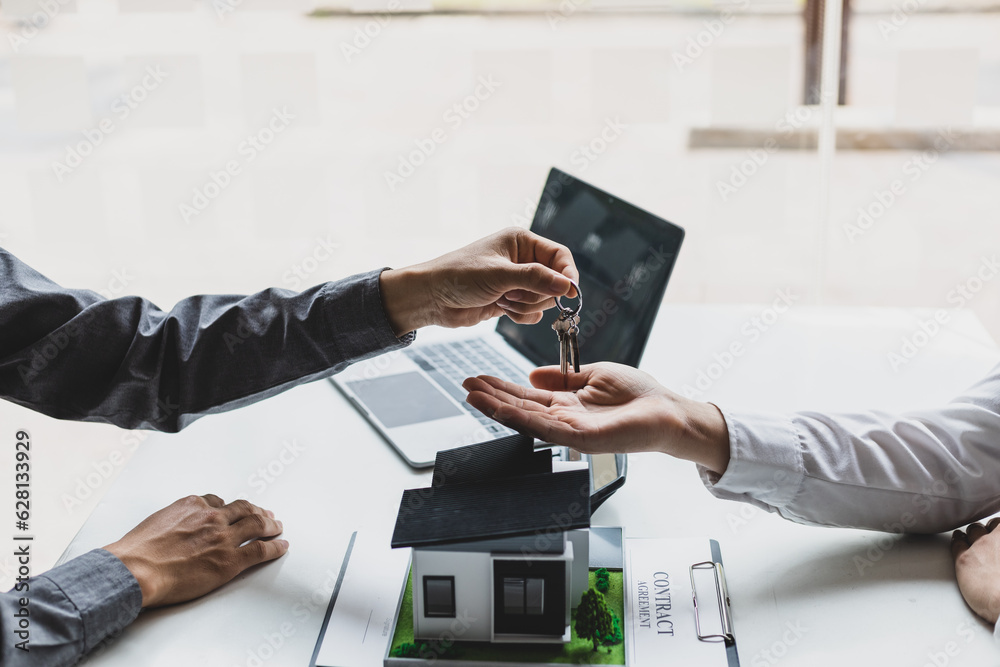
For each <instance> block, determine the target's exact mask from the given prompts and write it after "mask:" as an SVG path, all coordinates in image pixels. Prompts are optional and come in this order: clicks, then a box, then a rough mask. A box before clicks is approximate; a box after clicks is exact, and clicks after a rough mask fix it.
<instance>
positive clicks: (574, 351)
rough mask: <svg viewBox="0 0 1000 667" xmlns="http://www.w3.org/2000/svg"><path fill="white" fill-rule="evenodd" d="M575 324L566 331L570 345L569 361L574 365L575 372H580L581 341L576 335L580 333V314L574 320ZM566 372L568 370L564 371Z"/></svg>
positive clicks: (568, 345)
mask: <svg viewBox="0 0 1000 667" xmlns="http://www.w3.org/2000/svg"><path fill="white" fill-rule="evenodd" d="M570 321H571V322H573V326H571V327H570V328H569V330H568V331H567V332H566V341H567V347H569V363H570V364H572V365H573V372H574V373H579V372H580V343H579V342H578V341H577V338H576V335H577V334H578V333H580V327H578V326H577V325H578V324H579V323H580V316H579V315H576V316H575V317H573V319H572V320H570ZM563 372H564V373H565V372H566V371H563Z"/></svg>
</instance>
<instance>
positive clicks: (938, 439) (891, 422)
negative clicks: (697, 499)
mask: <svg viewBox="0 0 1000 667" xmlns="http://www.w3.org/2000/svg"><path fill="white" fill-rule="evenodd" d="M722 413H723V416H724V417H725V419H726V424H727V425H728V427H729V446H730V461H729V467H728V468H727V469H726V472H725V474H723V475H721V476H719V475H717V474H715V473H712V472H710V471H708V470H706V469H705V468H699V470H700V474H701V476H702V480H703V481H704V483H705V485H706V486H707V487H708V489H709V491H711V492H712V493H713V494H714V495H715V496H717V497H719V498H724V499H727V500H740V501H744V502H748V503H751V504H753V505H756V506H758V507H761V508H764V509H767V510H768V511H771V512H777V513H778V514H780V515H781V516H783V517H784V518H786V519H790V520H792V521H797V522H799V523H805V524H814V525H826V526H841V527H850V528H867V529H870V530H882V531H888V532H896V533H900V532H908V533H937V532H941V531H945V530H950V529H953V528H958V527H960V526H963V525H965V524H967V523H969V522H971V521H975V520H977V519H981V518H983V517H986V516H989V515H991V514H994V513H996V512H997V511H998V510H1000V365H998V366H997V367H995V368H994V369H993V370H992V371H991V373H990V374H989V375H988V376H987V377H986V378H985V379H984V380H982V381H981V382H979V383H978V384H976V385H975V386H973V387H972V388H970V389H969V390H968V391H967V392H965V393H964V394H963V395H962V396H959V397H958V398H956V399H955V400H953V401H952V402H950V403H948V404H947V405H944V406H942V407H939V408H935V409H926V410H915V411H913V412H907V413H904V414H888V413H885V412H877V411H871V412H859V413H851V414H820V413H815V412H799V413H793V414H784V415H780V414H762V413H751V412H738V411H729V410H722Z"/></svg>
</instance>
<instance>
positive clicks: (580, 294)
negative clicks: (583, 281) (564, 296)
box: [556, 280, 583, 317]
mask: <svg viewBox="0 0 1000 667" xmlns="http://www.w3.org/2000/svg"><path fill="white" fill-rule="evenodd" d="M569 284H570V285H572V286H573V287H575V288H576V298H577V299H579V300H580V303H578V304H577V305H576V310H571V309H570V308H567V307H565V306H564V305H562V302H561V301H560V300H559V297H556V308H558V309H559V310H561V311H562V312H564V313H567V312H568V313H572V315H570V317H575V316H576V315H578V314H579V312H580V311H581V310H583V292H581V291H580V286H579V285H578V284H577V283H576V281H574V280H570V281H569Z"/></svg>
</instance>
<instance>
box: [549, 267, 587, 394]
mask: <svg viewBox="0 0 1000 667" xmlns="http://www.w3.org/2000/svg"><path fill="white" fill-rule="evenodd" d="M573 287H574V288H576V296H577V299H578V300H579V303H578V304H577V306H576V308H575V309H574V308H566V307H565V306H563V305H562V302H561V301H560V300H559V297H556V307H557V308H558V309H559V317H557V318H556V321H555V322H553V323H552V330H553V331H555V332H556V335H558V336H559V370H560V371H562V374H563V375H566V374H567V373H568V372H569V367H570V365H572V366H573V371H574V372H575V373H579V372H580V344H579V342H578V340H577V334H578V333H580V329H579V326H578V325H579V324H580V311H581V310H582V309H583V292H581V291H580V286H579V285H577V284H576V283H575V282H574V283H573Z"/></svg>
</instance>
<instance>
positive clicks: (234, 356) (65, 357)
mask: <svg viewBox="0 0 1000 667" xmlns="http://www.w3.org/2000/svg"><path fill="white" fill-rule="evenodd" d="M380 273H381V271H380V270H378V271H371V272H368V273H363V274H358V275H355V276H351V277H350V278H346V279H344V280H340V281H336V282H330V283H325V284H322V285H318V286H316V287H313V288H311V289H308V290H306V291H304V292H301V293H295V292H290V291H288V290H282V289H268V290H264V291H262V292H258V293H256V294H253V295H250V296H235V295H216V296H194V297H190V298H187V299H184V300H183V301H181V302H179V303H178V304H177V305H176V306H174V308H173V309H171V310H170V311H168V312H165V311H163V310H160V309H159V308H158V307H157V306H156V305H154V304H152V303H150V302H149V301H147V300H145V299H142V298H139V297H134V296H129V297H122V298H118V299H105V298H103V297H101V296H100V295H98V294H96V293H94V292H91V291H89V290H78V289H67V288H63V287H60V286H59V285H57V284H56V283H54V282H53V281H51V280H49V279H48V278H46V277H45V276H43V275H41V274H40V273H38V272H37V271H35V270H33V269H32V268H30V267H28V266H27V265H25V264H24V263H23V262H21V261H19V260H18V259H17V258H15V257H14V256H13V255H11V254H10V253H8V252H7V251H5V250H3V249H0V285H2V288H0V332H2V335H0V397H2V398H5V399H7V400H9V401H12V402H14V403H17V404H19V405H22V406H25V407H27V408H30V409H32V410H36V411H38V412H43V413H45V414H47V415H50V416H52V417H56V418H59V419H73V420H78V421H98V422H107V423H111V424H116V425H118V426H121V427H123V428H146V429H156V430H160V431H169V432H175V431H179V430H180V429H182V428H184V427H185V426H187V425H189V424H190V423H191V422H193V421H194V420H195V419H197V418H198V417H200V416H203V415H206V414H212V413H215V412H222V411H225V410H231V409H234V408H238V407H242V406H244V405H247V404H249V403H253V402H255V401H258V400H261V399H263V398H267V397H269V396H273V395H274V394H277V393H279V392H281V391H284V390H285V389H288V388H291V387H293V386H295V385H298V384H302V383H304V382H309V381H312V380H316V379H319V378H322V377H327V376H329V375H332V374H334V373H336V372H338V371H341V370H343V369H344V368H345V367H347V366H348V365H349V364H351V363H353V362H355V361H359V360H361V359H366V358H368V357H372V356H375V355H378V354H381V353H383V352H386V351H389V350H391V349H395V348H399V347H403V346H405V345H406V344H408V343H409V342H411V341H412V340H413V338H414V334H413V333H412V332H411V333H410V334H408V335H407V336H404V337H403V338H402V339H399V338H397V337H396V336H395V335H394V334H393V332H392V329H391V327H390V325H389V322H388V319H387V317H386V315H385V312H384V311H383V309H382V299H381V295H380V293H379V275H380Z"/></svg>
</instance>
